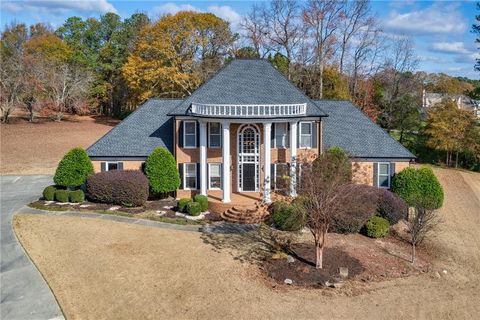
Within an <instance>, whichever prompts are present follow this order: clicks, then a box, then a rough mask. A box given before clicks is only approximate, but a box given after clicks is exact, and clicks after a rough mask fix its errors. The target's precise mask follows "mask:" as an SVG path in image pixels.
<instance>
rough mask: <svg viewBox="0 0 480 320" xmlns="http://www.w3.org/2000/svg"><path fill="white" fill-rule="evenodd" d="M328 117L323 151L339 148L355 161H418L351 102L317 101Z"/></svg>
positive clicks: (324, 122) (325, 119) (324, 125)
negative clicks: (366, 159)
mask: <svg viewBox="0 0 480 320" xmlns="http://www.w3.org/2000/svg"><path fill="white" fill-rule="evenodd" d="M315 102H316V103H317V104H318V105H319V106H320V107H321V108H322V109H323V110H325V111H326V112H327V114H328V117H327V118H324V119H323V120H322V122H323V141H324V142H323V145H324V149H325V150H326V149H328V148H330V147H334V146H338V147H341V148H342V149H344V150H345V151H346V152H347V153H348V154H349V155H350V156H352V157H355V158H386V159H389V158H390V159H392V158H397V159H415V156H414V155H413V154H412V153H411V152H410V151H408V150H407V149H406V148H405V147H404V146H402V145H401V144H400V143H399V142H398V141H396V140H395V139H393V138H392V137H391V136H390V135H389V134H388V133H387V132H385V131H384V130H383V129H382V128H381V127H380V126H378V125H377V124H375V123H374V122H372V120H370V119H369V118H368V117H367V116H366V115H365V114H364V113H363V112H362V111H360V110H359V109H358V108H356V107H355V106H354V105H353V104H352V103H351V102H350V101H334V100H317V101H315Z"/></svg>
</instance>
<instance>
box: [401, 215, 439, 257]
mask: <svg viewBox="0 0 480 320" xmlns="http://www.w3.org/2000/svg"><path fill="white" fill-rule="evenodd" d="M414 211H415V213H414V215H413V217H411V219H410V221H409V223H408V227H407V230H408V232H409V233H410V243H411V244H412V259H411V262H412V264H413V263H415V258H416V252H415V250H416V246H417V245H418V244H420V243H422V241H423V239H425V237H426V236H427V235H428V234H429V233H430V232H431V231H432V230H433V229H434V228H435V226H436V225H437V224H438V223H439V222H440V219H439V218H438V215H437V214H436V212H435V210H432V209H425V208H422V207H417V208H415V210H414Z"/></svg>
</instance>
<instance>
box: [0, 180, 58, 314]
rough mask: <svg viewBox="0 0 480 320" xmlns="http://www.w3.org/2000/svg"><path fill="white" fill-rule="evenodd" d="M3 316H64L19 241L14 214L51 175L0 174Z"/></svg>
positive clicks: (32, 197)
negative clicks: (13, 220) (14, 223)
mask: <svg viewBox="0 0 480 320" xmlns="http://www.w3.org/2000/svg"><path fill="white" fill-rule="evenodd" d="M0 182H1V184H0V188H1V189H0V195H1V198H0V202H1V206H0V218H1V219H0V220H1V226H0V227H1V229H0V230H1V232H0V233H1V234H0V241H1V242H0V243H1V248H0V250H1V262H0V278H1V289H0V290H1V292H0V293H1V294H0V296H1V300H0V309H1V317H0V318H1V319H5V320H6V319H21V320H27V319H36V320H37V319H63V314H62V312H61V310H60V308H59V306H58V304H57V301H56V300H55V298H54V296H53V294H52V292H51V291H50V288H49V287H48V285H47V283H46V282H45V280H44V279H43V278H42V276H41V275H40V273H39V272H38V270H37V269H36V268H35V266H34V265H33V263H32V262H31V261H30V259H29V258H28V256H27V255H26V254H25V251H24V250H23V248H22V247H21V245H20V244H19V243H18V241H17V238H16V237H15V234H14V232H13V229H12V216H13V214H14V213H15V212H16V211H17V210H18V209H20V208H21V207H22V206H24V205H25V204H27V203H28V202H31V201H33V200H35V199H37V198H38V197H39V196H40V195H41V193H42V190H43V188H44V187H45V186H47V185H49V184H52V177H51V176H1V177H0Z"/></svg>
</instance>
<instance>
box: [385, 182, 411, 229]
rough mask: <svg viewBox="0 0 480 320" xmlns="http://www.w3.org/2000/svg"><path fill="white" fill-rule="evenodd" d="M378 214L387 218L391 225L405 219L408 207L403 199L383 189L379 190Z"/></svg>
mask: <svg viewBox="0 0 480 320" xmlns="http://www.w3.org/2000/svg"><path fill="white" fill-rule="evenodd" d="M377 212H378V215H379V216H380V217H383V218H385V219H387V220H388V222H389V223H390V224H391V225H394V224H396V223H398V221H400V219H406V218H407V214H408V207H407V204H406V203H405V201H403V199H402V198H400V197H399V196H398V195H396V194H395V193H393V192H390V191H388V190H385V189H380V190H379V197H378V208H377Z"/></svg>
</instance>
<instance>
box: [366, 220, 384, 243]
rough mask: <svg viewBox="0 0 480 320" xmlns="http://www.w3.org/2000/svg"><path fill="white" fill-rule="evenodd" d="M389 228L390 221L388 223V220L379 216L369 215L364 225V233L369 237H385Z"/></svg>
mask: <svg viewBox="0 0 480 320" xmlns="http://www.w3.org/2000/svg"><path fill="white" fill-rule="evenodd" d="M389 230H390V223H388V220H387V219H385V218H382V217H379V216H373V217H371V218H370V219H368V222H367V224H366V225H365V234H366V235H367V236H369V237H371V238H382V237H385V236H386V235H388V232H389Z"/></svg>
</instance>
